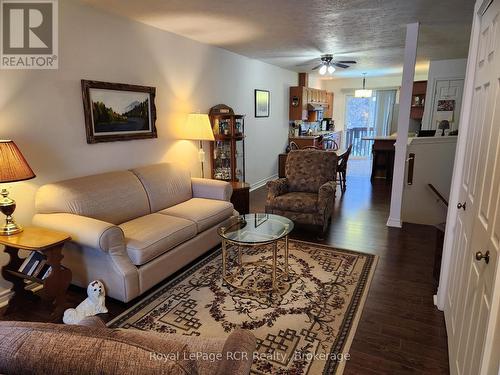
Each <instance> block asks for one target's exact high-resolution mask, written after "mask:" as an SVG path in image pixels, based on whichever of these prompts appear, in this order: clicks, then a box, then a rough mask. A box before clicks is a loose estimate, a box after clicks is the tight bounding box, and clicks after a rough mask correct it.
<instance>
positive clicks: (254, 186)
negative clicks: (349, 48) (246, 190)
mask: <svg viewBox="0 0 500 375" xmlns="http://www.w3.org/2000/svg"><path fill="white" fill-rule="evenodd" d="M277 178H278V174H277V173H276V174H273V175H272V176H269V177H266V178H264V179H262V180H260V181H257V182H255V183H253V184H250V191H254V190H257V189H258V188H261V187H262V186H264V185H266V184H267V182H268V181H272V180H276V179H277Z"/></svg>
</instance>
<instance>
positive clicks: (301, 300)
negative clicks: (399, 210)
mask: <svg viewBox="0 0 500 375" xmlns="http://www.w3.org/2000/svg"><path fill="white" fill-rule="evenodd" d="M278 246H279V250H280V254H281V255H280V256H279V257H278V261H281V262H283V251H282V250H283V247H284V242H280V243H279V245H278ZM289 248H290V254H289V270H290V272H289V278H288V279H287V280H285V279H282V280H281V281H280V282H279V283H278V286H279V290H278V291H276V292H261V293H248V292H242V291H239V290H237V289H235V288H233V287H230V286H227V285H226V284H225V283H224V284H223V283H222V280H221V279H222V257H221V250H220V249H219V250H217V251H215V252H214V253H212V254H210V255H208V256H207V257H206V258H204V259H203V260H202V261H200V262H199V263H198V264H196V265H194V266H193V267H191V268H190V269H188V270H187V271H185V272H183V273H182V274H181V275H179V276H178V277H176V278H175V279H173V280H172V281H170V282H168V283H167V284H165V285H164V286H162V287H161V288H160V289H158V290H157V291H155V292H154V293H152V294H150V295H149V296H147V297H146V298H144V299H143V300H142V301H141V302H139V303H137V304H136V305H135V306H133V307H132V308H130V309H129V310H127V311H126V312H124V313H123V314H121V315H120V316H118V317H117V318H115V319H114V320H112V321H111V322H110V323H108V326H110V327H112V328H118V327H121V328H131V329H139V330H145V331H148V330H150V331H156V332H160V333H161V332H166V333H177V334H183V335H192V336H203V337H226V336H228V335H229V333H230V332H231V331H232V330H234V329H235V328H238V327H240V328H244V329H248V330H251V331H252V333H253V334H254V335H255V337H256V338H257V349H256V352H255V353H254V356H253V358H254V359H253V365H252V373H253V374H283V375H285V374H294V375H298V374H341V373H342V371H343V368H344V366H345V364H346V361H348V360H349V347H350V344H351V341H352V338H353V336H354V333H355V330H356V326H357V322H358V320H359V318H360V315H361V312H362V309H363V303H364V301H365V299H366V296H367V293H368V288H369V285H370V282H371V280H372V277H373V272H374V269H375V264H376V261H377V258H376V256H374V255H370V254H365V253H360V252H356V251H350V250H339V249H335V248H332V247H329V246H323V245H319V244H314V243H308V242H301V241H292V240H290V243H289ZM232 254H234V256H233V258H231V259H232V260H231V261H230V262H229V266H234V264H232V263H234V262H235V261H236V258H237V255H236V254H237V252H236V251H233V252H232ZM271 259H272V253H271V251H270V248H266V247H260V248H246V249H244V250H243V260H244V261H247V260H253V261H257V260H261V261H262V260H263V261H270V260H271ZM257 268H258V266H256V270H255V272H253V271H251V272H248V271H247V272H246V273H245V274H244V276H242V280H241V282H242V283H243V284H244V283H245V282H246V283H247V284H248V283H250V284H251V283H255V282H256V280H260V281H261V282H262V280H265V276H262V275H260V274H259V272H261V273H262V272H264V270H263V269H260V270H258V269H257ZM252 273H253V275H252ZM249 280H251V281H249Z"/></svg>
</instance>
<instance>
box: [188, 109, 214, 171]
mask: <svg viewBox="0 0 500 375" xmlns="http://www.w3.org/2000/svg"><path fill="white" fill-rule="evenodd" d="M184 139H188V140H193V141H200V151H199V152H198V157H199V160H200V162H201V177H205V172H204V171H203V163H204V161H205V151H203V143H202V142H203V141H214V140H215V138H214V133H213V132H212V126H211V125H210V119H209V118H208V115H206V114H201V113H190V114H189V115H188V117H187V120H186V126H185V137H184Z"/></svg>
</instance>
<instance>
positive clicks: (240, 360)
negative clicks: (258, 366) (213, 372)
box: [217, 329, 257, 375]
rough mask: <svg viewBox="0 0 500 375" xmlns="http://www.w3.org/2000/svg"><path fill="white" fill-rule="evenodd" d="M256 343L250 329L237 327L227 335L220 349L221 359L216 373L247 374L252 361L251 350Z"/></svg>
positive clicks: (252, 350) (223, 374) (218, 374)
mask: <svg viewBox="0 0 500 375" xmlns="http://www.w3.org/2000/svg"><path fill="white" fill-rule="evenodd" d="M256 345H257V342H256V339H255V336H254V335H253V334H252V333H251V332H250V331H245V330H243V329H237V330H235V331H234V332H233V333H231V334H230V335H229V337H228V338H227V340H226V342H225V343H224V348H223V349H222V361H221V362H220V364H219V366H218V368H217V375H225V374H232V375H248V374H250V368H251V367H252V362H253V352H254V350H255V347H256Z"/></svg>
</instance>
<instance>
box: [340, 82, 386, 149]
mask: <svg viewBox="0 0 500 375" xmlns="http://www.w3.org/2000/svg"><path fill="white" fill-rule="evenodd" d="M395 102H396V90H374V91H373V95H372V96H371V97H369V98H356V97H355V96H354V95H346V110H345V134H346V147H348V146H349V145H350V144H352V155H353V156H355V157H360V158H368V157H370V155H371V148H372V144H373V141H366V140H363V138H364V137H374V136H387V135H390V133H391V124H392V120H393V113H394V104H395Z"/></svg>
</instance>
